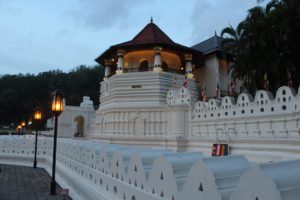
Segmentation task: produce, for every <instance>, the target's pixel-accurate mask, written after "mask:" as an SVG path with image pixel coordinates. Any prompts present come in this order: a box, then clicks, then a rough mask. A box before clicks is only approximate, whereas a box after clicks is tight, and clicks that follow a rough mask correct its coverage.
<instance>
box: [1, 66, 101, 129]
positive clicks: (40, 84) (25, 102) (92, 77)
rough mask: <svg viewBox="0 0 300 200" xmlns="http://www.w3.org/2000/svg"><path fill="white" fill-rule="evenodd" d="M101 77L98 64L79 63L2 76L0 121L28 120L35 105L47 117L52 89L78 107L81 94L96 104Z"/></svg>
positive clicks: (68, 103) (5, 122)
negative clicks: (64, 69) (62, 68)
mask: <svg viewBox="0 0 300 200" xmlns="http://www.w3.org/2000/svg"><path fill="white" fill-rule="evenodd" d="M103 76H104V70H103V68H102V67H101V66H98V65H97V66H94V67H87V66H84V65H81V66H79V67H77V68H75V69H74V70H72V71H70V72H68V73H66V72H62V71H60V70H54V71H48V72H41V73H39V74H37V75H33V74H18V75H3V76H1V77H0V113H1V114H0V124H1V125H11V123H14V124H15V125H16V124H17V123H20V122H21V120H28V119H29V118H30V117H32V116H31V115H32V113H33V110H34V108H35V107H36V106H40V107H41V108H42V110H43V113H44V119H46V118H48V117H50V116H51V112H50V103H51V92H53V91H54V90H55V89H56V88H59V89H61V90H62V91H63V93H64V95H65V98H66V100H67V102H66V103H67V105H76V106H78V105H79V104H80V102H81V101H82V97H83V96H90V97H91V99H92V100H93V101H94V104H95V105H96V106H97V105H99V89H100V85H99V84H100V81H101V80H102V79H103ZM44 123H45V121H44Z"/></svg>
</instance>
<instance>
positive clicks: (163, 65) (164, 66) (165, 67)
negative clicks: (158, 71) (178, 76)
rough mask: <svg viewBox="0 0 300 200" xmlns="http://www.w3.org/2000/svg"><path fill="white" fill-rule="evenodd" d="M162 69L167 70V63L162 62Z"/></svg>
mask: <svg viewBox="0 0 300 200" xmlns="http://www.w3.org/2000/svg"><path fill="white" fill-rule="evenodd" d="M161 67H162V70H163V71H164V72H167V71H168V64H167V63H166V62H162V66H161Z"/></svg>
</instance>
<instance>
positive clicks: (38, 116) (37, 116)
mask: <svg viewBox="0 0 300 200" xmlns="http://www.w3.org/2000/svg"><path fill="white" fill-rule="evenodd" d="M33 117H34V120H41V119H42V112H41V109H40V108H39V107H36V108H35V110H34V116H33Z"/></svg>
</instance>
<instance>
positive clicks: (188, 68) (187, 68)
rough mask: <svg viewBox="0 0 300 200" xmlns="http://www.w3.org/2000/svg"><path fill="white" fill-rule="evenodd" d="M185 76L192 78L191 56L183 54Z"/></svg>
mask: <svg viewBox="0 0 300 200" xmlns="http://www.w3.org/2000/svg"><path fill="white" fill-rule="evenodd" d="M184 58H185V75H186V77H187V78H193V77H194V75H193V73H192V59H193V55H192V54H185V55H184Z"/></svg>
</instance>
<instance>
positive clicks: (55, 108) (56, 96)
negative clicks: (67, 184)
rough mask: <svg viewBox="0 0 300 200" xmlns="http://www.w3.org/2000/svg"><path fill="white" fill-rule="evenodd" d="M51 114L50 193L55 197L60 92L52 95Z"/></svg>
mask: <svg viewBox="0 0 300 200" xmlns="http://www.w3.org/2000/svg"><path fill="white" fill-rule="evenodd" d="M51 97H52V107H51V110H52V113H53V114H54V119H55V123H54V142H53V160H52V180H51V188H50V193H51V194H52V195H55V193H56V182H55V166H56V143H57V119H58V116H59V115H60V113H61V112H62V110H63V94H62V92H60V91H58V90H55V91H54V92H53V93H52V95H51Z"/></svg>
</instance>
